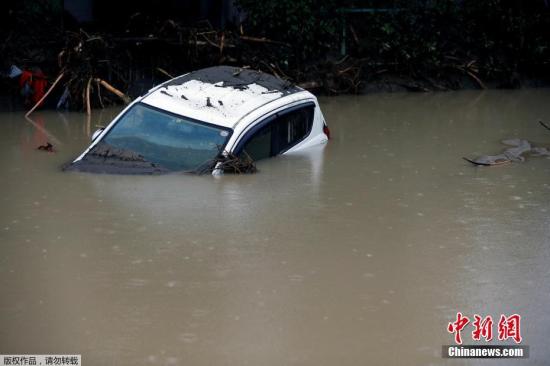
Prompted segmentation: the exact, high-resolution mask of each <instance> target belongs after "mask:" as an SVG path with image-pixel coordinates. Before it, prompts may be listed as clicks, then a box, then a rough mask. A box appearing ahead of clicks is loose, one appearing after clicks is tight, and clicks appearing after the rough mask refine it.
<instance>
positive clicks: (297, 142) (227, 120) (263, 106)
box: [67, 66, 330, 174]
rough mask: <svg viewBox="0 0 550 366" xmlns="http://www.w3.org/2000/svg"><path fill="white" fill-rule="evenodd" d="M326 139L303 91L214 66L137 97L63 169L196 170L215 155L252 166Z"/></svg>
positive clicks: (313, 102)
mask: <svg viewBox="0 0 550 366" xmlns="http://www.w3.org/2000/svg"><path fill="white" fill-rule="evenodd" d="M329 134H330V132H329V130H328V127H327V125H326V122H325V120H324V117H323V114H322V113H321V110H320V108H319V104H318V102H317V98H316V97H315V96H314V95H313V94H311V93H310V92H308V91H306V90H303V89H301V88H299V87H297V86H294V85H292V84H290V83H288V82H286V81H284V80H281V79H279V78H276V77H274V76H272V75H269V74H265V73H262V72H259V71H253V70H248V69H241V68H237V67H229V66H217V67H211V68H207V69H202V70H198V71H194V72H191V73H189V74H186V75H183V76H180V77H177V78H174V79H172V80H169V81H167V82H165V83H163V84H161V85H159V86H157V87H155V88H153V89H151V90H150V91H149V92H148V93H147V94H146V95H144V96H142V97H139V98H137V99H136V100H135V101H134V102H132V103H131V104H130V105H129V106H128V107H127V108H125V109H124V110H123V111H122V112H121V113H120V114H119V115H118V116H117V117H116V118H115V119H114V120H113V121H112V122H111V123H110V124H109V125H108V126H107V127H106V128H104V129H100V130H98V131H96V132H95V133H94V135H93V137H92V144H91V145H90V146H89V147H88V148H87V149H86V150H85V151H84V152H83V153H82V154H81V155H80V156H79V157H77V158H76V159H75V160H74V161H73V162H72V163H71V164H70V165H69V166H68V168H67V169H68V170H76V171H89V172H103V173H129V174H144V173H145V174H155V173H166V172H173V171H197V170H198V169H200V168H201V167H203V166H204V165H205V164H208V163H209V162H212V161H213V159H216V158H217V157H219V156H220V154H225V155H228V154H233V155H235V156H242V154H243V152H246V153H247V154H248V155H249V156H250V157H251V158H252V159H254V160H260V159H263V158H267V157H272V156H276V155H280V154H288V153H292V152H296V151H299V150H303V149H306V148H308V147H311V146H314V145H318V144H323V143H326V142H327V140H328V138H329Z"/></svg>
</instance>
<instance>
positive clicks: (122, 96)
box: [96, 78, 130, 104]
mask: <svg viewBox="0 0 550 366" xmlns="http://www.w3.org/2000/svg"><path fill="white" fill-rule="evenodd" d="M96 81H97V82H99V84H101V86H103V87H104V88H105V89H107V90H108V91H110V92H111V93H113V94H115V95H116V96H117V97H119V98H120V99H122V101H124V103H126V104H129V103H130V97H129V96H127V95H126V94H124V93H123V92H121V91H120V90H118V89H117V88H115V87H114V86H112V85H111V84H109V83H108V82H106V81H105V80H102V79H99V78H97V79H96Z"/></svg>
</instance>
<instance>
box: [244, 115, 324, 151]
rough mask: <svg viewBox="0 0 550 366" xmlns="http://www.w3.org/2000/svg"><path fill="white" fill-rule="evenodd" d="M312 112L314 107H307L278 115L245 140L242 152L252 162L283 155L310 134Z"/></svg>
mask: <svg viewBox="0 0 550 366" xmlns="http://www.w3.org/2000/svg"><path fill="white" fill-rule="evenodd" d="M314 112H315V106H314V105H308V106H306V107H302V108H299V109H294V110H292V111H289V112H286V113H285V112H282V113H280V114H279V115H277V116H276V117H275V118H273V119H272V120H270V121H269V122H268V123H267V124H266V125H265V126H263V127H262V128H260V129H259V130H258V131H256V132H255V133H254V134H253V135H252V136H250V138H248V139H247V141H246V142H245V144H244V147H243V149H242V152H246V154H248V155H249V156H250V157H251V158H252V159H254V160H261V159H265V158H269V157H271V156H275V155H279V154H282V153H284V152H285V151H287V150H288V149H290V148H291V147H293V146H294V145H296V144H297V143H299V142H300V141H302V140H303V139H304V138H305V137H306V136H307V135H308V134H309V133H310V132H311V127H312V126H313V115H314Z"/></svg>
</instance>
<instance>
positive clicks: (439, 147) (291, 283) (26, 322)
mask: <svg viewBox="0 0 550 366" xmlns="http://www.w3.org/2000/svg"><path fill="white" fill-rule="evenodd" d="M549 101H550V90H545V89H540V90H525V91H486V92H473V91H465V92H449V93H438V94H392V95H383V94H382V95H372V96H361V97H349V96H346V97H336V98H321V101H320V102H321V107H322V109H323V111H324V114H325V118H326V120H327V122H328V124H329V126H330V128H331V130H332V137H333V138H332V140H331V141H330V142H329V143H328V145H327V146H325V147H324V148H318V149H313V150H311V151H309V152H306V153H303V154H300V155H292V156H285V157H278V158H275V159H271V160H268V161H262V162H260V163H259V164H258V168H259V170H260V171H259V173H258V174H255V175H249V176H228V175H226V176H223V177H221V178H219V179H218V178H214V177H211V176H188V175H166V176H117V175H93V174H79V173H64V172H62V171H61V169H60V167H61V166H62V164H64V163H66V162H68V161H69V160H71V159H72V158H74V157H76V156H77V155H78V154H79V153H80V152H81V151H82V150H83V149H84V148H85V147H86V146H87V144H88V143H89V136H90V134H91V132H93V130H95V128H96V125H105V124H106V123H108V122H109V120H110V119H111V118H112V117H113V116H114V115H115V114H116V112H117V110H105V111H102V112H101V111H94V113H93V115H92V117H91V120H89V121H87V119H86V116H85V115H83V114H80V113H63V114H60V113H57V112H38V113H35V114H33V115H32V117H33V120H32V121H26V120H25V119H24V117H23V113H10V114H8V113H4V114H0V126H1V129H2V133H1V134H0V162H1V167H2V176H1V178H0V188H1V194H0V199H1V202H2V204H1V208H2V210H1V213H0V354H82V359H83V364H84V365H274V366H279V365H312V366H313V365H315V366H319V365H350V366H356V365H477V364H482V365H485V364H486V365H496V364H514V365H519V364H521V365H523V364H525V365H542V364H547V363H548V362H549V361H550V348H549V347H548V339H549V337H550V312H549V311H548V309H550V219H549V213H550V179H549V177H550V174H549V173H550V160H549V159H546V158H534V157H528V158H527V159H526V161H525V162H523V163H512V164H508V165H505V166H499V167H491V168H483V167H474V166H472V165H470V164H469V163H467V162H465V161H464V160H462V156H468V157H476V156H478V155H482V154H496V153H499V152H500V151H501V150H502V149H504V148H505V147H504V146H503V145H501V144H500V140H502V139H505V138H524V139H528V140H529V141H531V142H533V143H534V144H536V145H538V146H546V147H548V146H550V131H547V130H544V129H543V128H542V127H541V126H540V125H539V124H538V123H537V121H538V120H539V119H542V120H547V121H548V120H550V103H549ZM46 141H49V142H51V143H53V145H54V147H55V149H56V150H57V152H56V153H48V152H44V151H37V150H36V147H37V146H39V145H42V144H44V143H46ZM457 312H462V313H463V314H464V315H467V316H469V317H470V318H472V319H473V316H474V314H480V315H483V316H485V315H491V316H492V317H493V320H494V322H495V326H494V329H493V333H494V338H495V339H496V338H497V332H498V330H497V328H496V325H497V322H498V319H499V317H500V314H506V315H511V314H514V313H517V314H520V315H521V316H522V321H521V335H522V336H523V341H522V344H523V345H529V346H530V357H529V359H527V360H511V361H510V360H509V361H507V362H503V361H498V360H486V361H482V360H449V359H444V358H442V355H441V347H442V346H443V345H449V344H453V343H454V338H453V335H452V334H450V333H448V332H447V325H448V323H449V322H451V321H454V320H455V319H456V314H457ZM472 329H473V328H472V327H471V326H468V327H467V328H465V330H464V331H463V332H462V337H463V339H464V343H465V344H484V343H485V342H483V341H482V342H477V343H476V342H475V341H473V340H472V337H471V331H472ZM506 343H508V344H509V343H511V342H510V340H508V341H507V342H506ZM512 343H513V342H512ZM489 344H499V342H498V341H497V340H493V341H491V342H489Z"/></svg>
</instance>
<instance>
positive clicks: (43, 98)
mask: <svg viewBox="0 0 550 366" xmlns="http://www.w3.org/2000/svg"><path fill="white" fill-rule="evenodd" d="M63 75H64V73H63V72H61V73H60V74H59V76H58V77H57V79H55V81H54V82H53V84H52V86H50V88H49V89H48V91H47V92H46V93H44V96H43V97H42V98H40V100H39V101H38V102H36V104H35V105H34V107H32V108H31V109H30V110H29V111H28V112H27V114H25V117H28V116H30V115H31V113H32V112H34V110H35V109H36V108H38V106H40V105H41V104H42V102H43V101H44V100H45V99H46V97H47V96H48V95H50V93H51V92H52V90H53V89H54V88H55V86H56V85H57V83H59V80H61V78H63Z"/></svg>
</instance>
